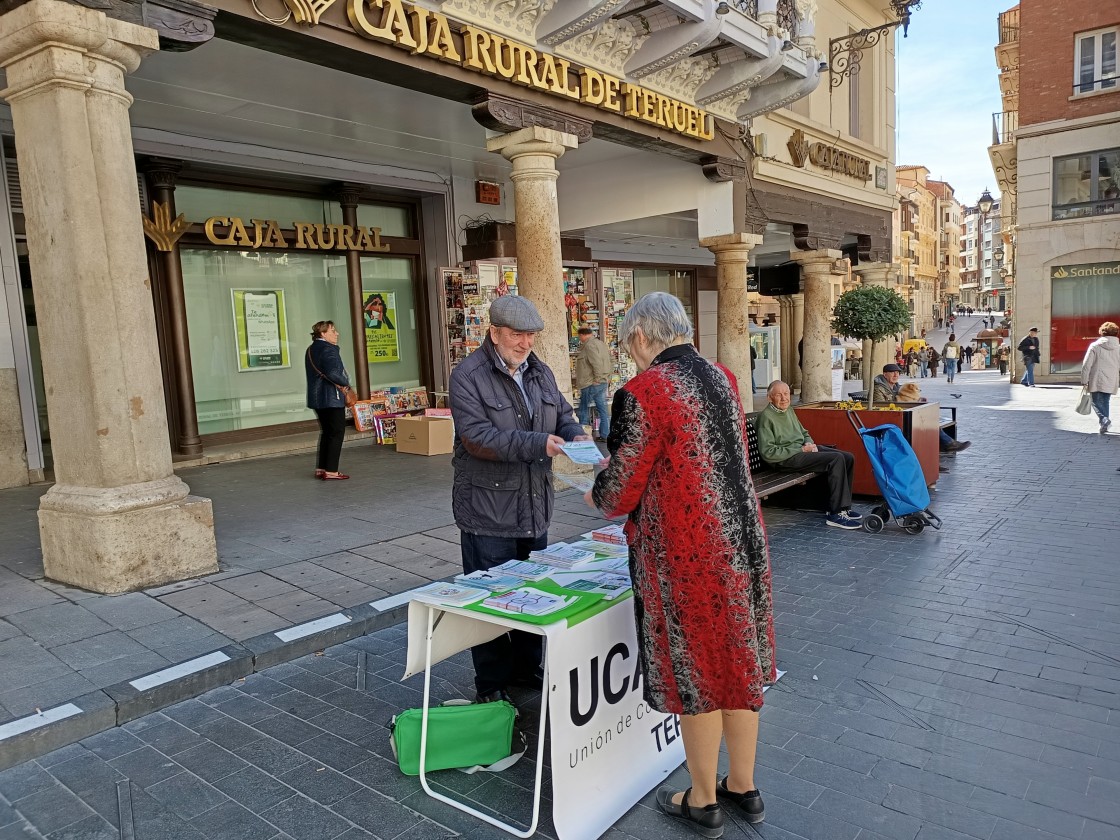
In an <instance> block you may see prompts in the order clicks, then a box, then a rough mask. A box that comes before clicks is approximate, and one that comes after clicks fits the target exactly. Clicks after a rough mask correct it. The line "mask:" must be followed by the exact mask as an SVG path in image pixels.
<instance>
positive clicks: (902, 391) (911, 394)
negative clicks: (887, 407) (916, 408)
mask: <svg viewBox="0 0 1120 840" xmlns="http://www.w3.org/2000/svg"><path fill="white" fill-rule="evenodd" d="M898 399H899V402H920V401H921V399H922V390H921V388H919V387H918V386H917V385H915V384H914V383H913V382H907V383H906V384H905V385H903V386H902V387H901V388H899V389H898Z"/></svg>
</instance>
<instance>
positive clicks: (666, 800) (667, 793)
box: [656, 788, 723, 838]
mask: <svg viewBox="0 0 1120 840" xmlns="http://www.w3.org/2000/svg"><path fill="white" fill-rule="evenodd" d="M690 793H692V788H689V789H688V790H686V791H685V792H684V796H683V797H681V804H680V805H677V804H676V803H674V802H673V797H674V796H676V795H677V791H675V790H672V789H670V788H658V789H657V796H656V798H657V807H658V808H660V809H661V812H662V813H663V814H668V815H669V816H670V817H676V818H677V819H679V820H684V821H685V822H687V823H688V824H689V825H691V826H692V830H693V831H695V832H696V833H697V834H699V835H700V836H702V837H712V838H715V837H722V836H723V811H722V810H720V807H719V803H718V802H713V803H712V804H711V805H705V806H704V807H703V808H695V807H689V804H688V795H689V794H690Z"/></svg>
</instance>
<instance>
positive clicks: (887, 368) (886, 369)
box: [883, 364, 902, 373]
mask: <svg viewBox="0 0 1120 840" xmlns="http://www.w3.org/2000/svg"><path fill="white" fill-rule="evenodd" d="M883 373H902V368H900V367H899V366H898V365H895V364H890V365H883Z"/></svg>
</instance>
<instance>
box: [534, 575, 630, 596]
mask: <svg viewBox="0 0 1120 840" xmlns="http://www.w3.org/2000/svg"><path fill="white" fill-rule="evenodd" d="M552 580H553V581H554V582H555V583H558V584H560V585H561V586H562V587H564V588H565V589H570V590H575V591H577V592H597V593H600V594H601V595H602V596H603V597H604V598H606V599H607V600H608V601H610V600H613V599H614V598H617V597H618V596H619V595H622V594H624V593H626V592H629V591H630V577H629V576H628V575H616V574H612V573H611V572H593V573H591V574H588V573H587V572H585V571H571V572H557V573H556V574H554V575H553V576H552Z"/></svg>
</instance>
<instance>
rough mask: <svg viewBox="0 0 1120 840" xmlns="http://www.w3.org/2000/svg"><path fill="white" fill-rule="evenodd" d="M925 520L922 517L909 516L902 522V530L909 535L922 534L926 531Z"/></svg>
mask: <svg viewBox="0 0 1120 840" xmlns="http://www.w3.org/2000/svg"><path fill="white" fill-rule="evenodd" d="M925 527H926V523H925V520H924V519H922V518H921V517H920V516H907V517H906V518H905V519H903V520H902V530H904V531H905V532H906V533H907V534H920V533H922V531H923V530H925Z"/></svg>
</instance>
